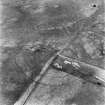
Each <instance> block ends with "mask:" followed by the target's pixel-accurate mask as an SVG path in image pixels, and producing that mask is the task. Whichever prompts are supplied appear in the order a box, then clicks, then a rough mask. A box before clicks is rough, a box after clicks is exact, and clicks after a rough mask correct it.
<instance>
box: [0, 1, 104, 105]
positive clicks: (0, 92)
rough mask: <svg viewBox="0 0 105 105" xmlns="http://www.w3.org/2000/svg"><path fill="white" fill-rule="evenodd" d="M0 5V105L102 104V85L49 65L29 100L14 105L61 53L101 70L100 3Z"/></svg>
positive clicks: (101, 31) (33, 2)
mask: <svg viewBox="0 0 105 105" xmlns="http://www.w3.org/2000/svg"><path fill="white" fill-rule="evenodd" d="M0 5H1V6H0V9H1V15H0V18H1V20H0V28H1V29H0V31H1V33H0V105H105V87H100V86H96V85H94V84H92V83H89V82H86V81H85V82H84V80H83V79H81V78H78V77H76V76H73V75H70V74H68V73H65V72H61V71H58V70H57V69H55V68H53V67H49V68H48V72H47V73H45V74H44V76H43V78H42V79H41V80H40V82H39V83H38V86H37V88H36V89H35V90H34V91H33V92H32V94H31V97H30V98H29V100H28V101H27V102H26V103H25V104H22V103H19V104H17V103H18V101H19V99H20V98H21V96H22V94H24V93H25V92H26V90H27V88H28V87H29V86H30V84H31V83H33V81H34V78H36V77H37V76H39V75H40V72H41V70H42V68H43V66H44V65H45V64H46V62H47V61H48V60H49V59H50V58H51V57H52V56H54V54H55V53H56V52H57V51H60V50H62V49H64V50H63V51H62V52H61V55H63V56H65V57H69V58H71V59H75V60H77V61H80V62H84V63H85V64H89V65H92V66H95V67H96V68H100V69H103V71H104V70H105V1H104V0H1V3H0ZM37 51H38V52H37ZM69 69H72V68H69ZM104 73H105V72H104ZM104 73H103V77H104V81H105V74H104Z"/></svg>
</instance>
